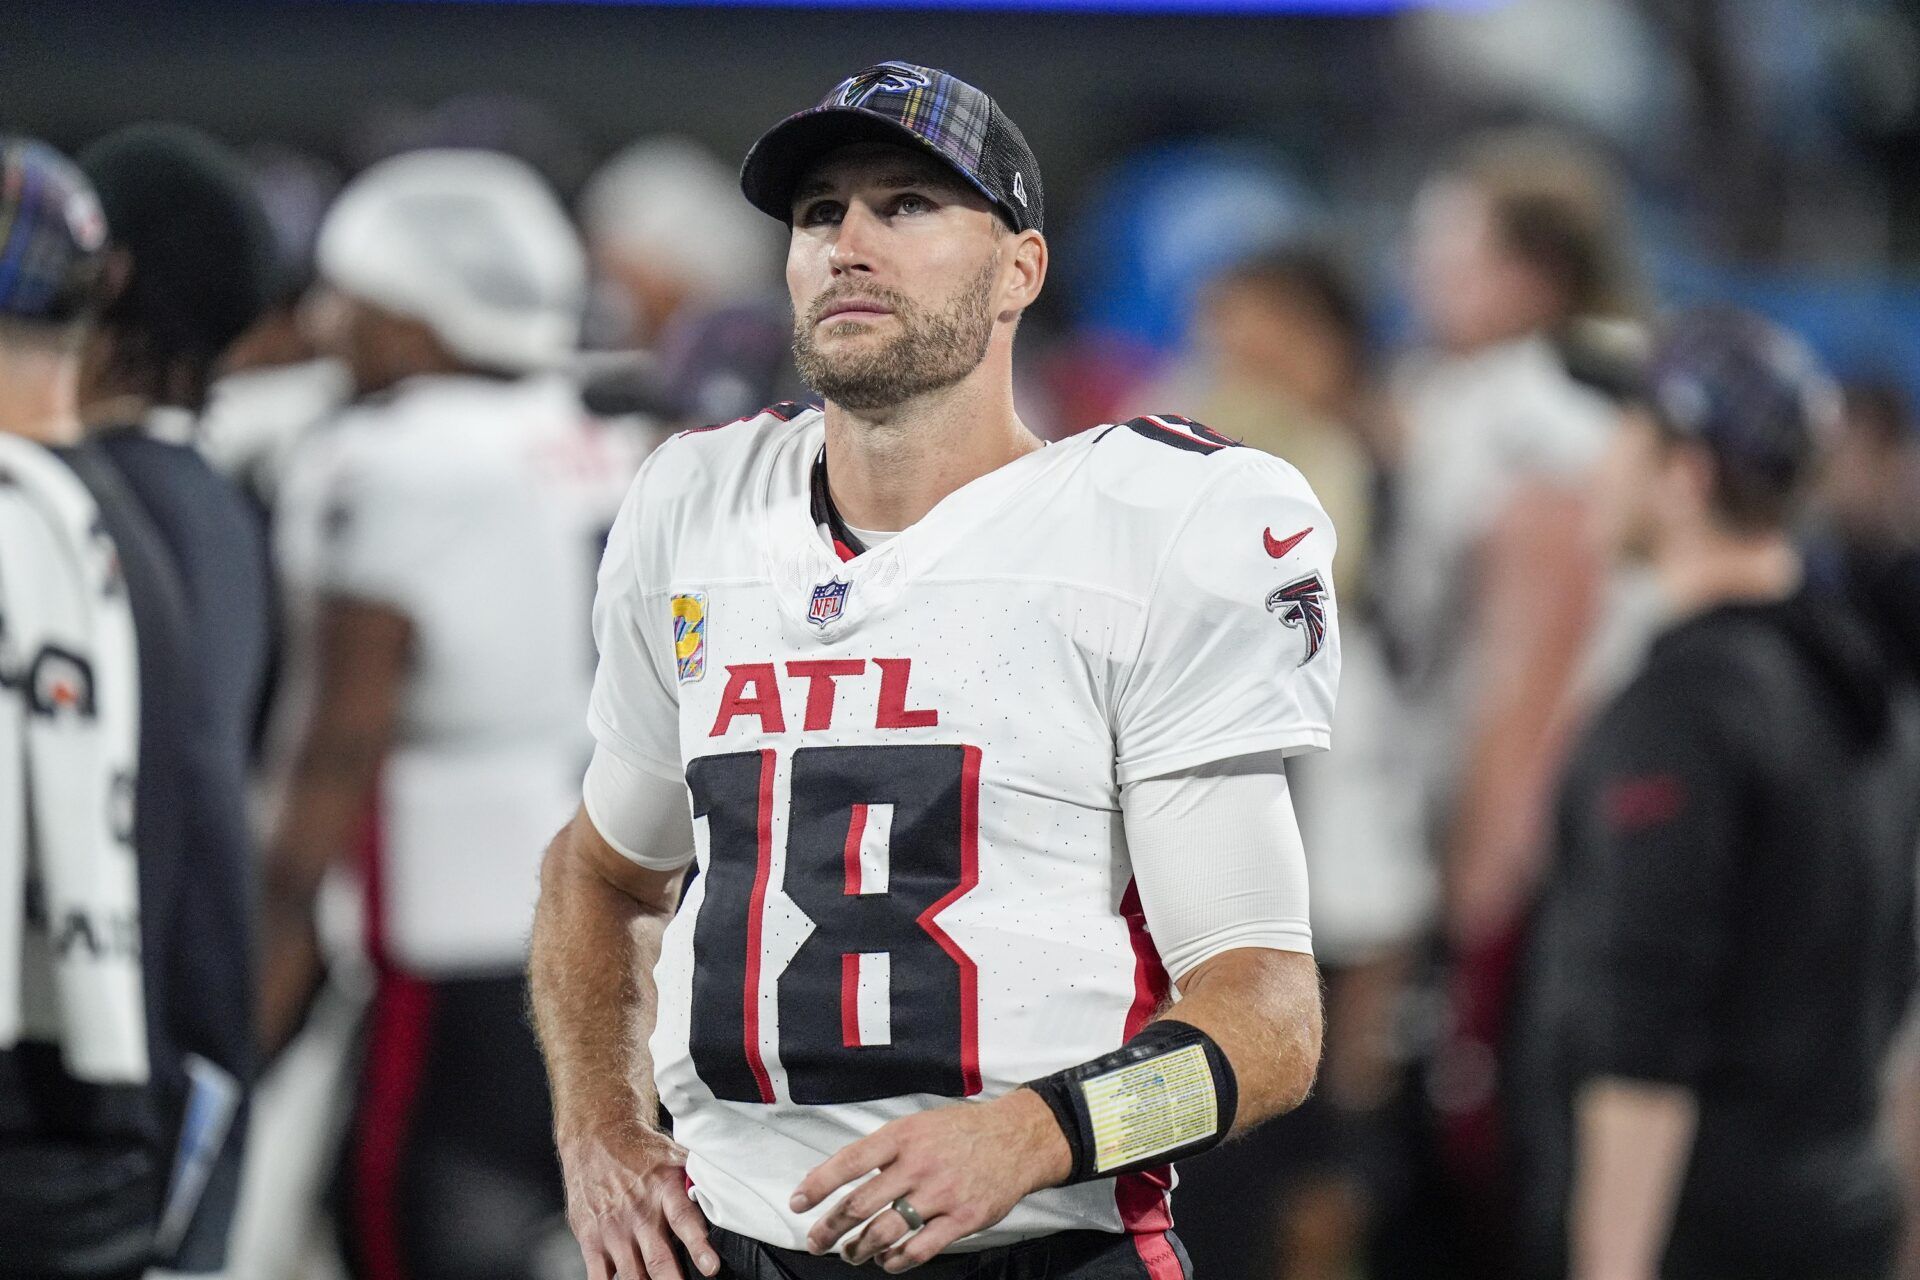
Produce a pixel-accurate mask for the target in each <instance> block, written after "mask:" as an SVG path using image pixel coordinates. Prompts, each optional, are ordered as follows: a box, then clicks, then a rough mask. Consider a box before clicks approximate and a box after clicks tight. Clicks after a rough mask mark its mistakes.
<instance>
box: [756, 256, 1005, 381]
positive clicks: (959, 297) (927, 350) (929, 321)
mask: <svg viewBox="0 0 1920 1280" xmlns="http://www.w3.org/2000/svg"><path fill="white" fill-rule="evenodd" d="M997 266H998V264H997V263H995V262H989V263H988V264H987V265H986V266H985V267H984V268H983V269H982V270H981V272H980V274H979V275H978V276H977V277H975V279H974V280H973V282H972V284H970V285H969V286H967V287H965V288H962V289H961V290H960V291H959V292H958V293H957V294H955V295H954V297H953V299H952V301H950V302H949V303H948V304H947V306H946V308H945V309H944V310H942V311H939V312H937V313H936V312H927V311H924V310H922V309H921V308H920V307H918V306H916V305H915V304H914V302H913V300H912V299H911V298H908V297H907V296H906V295H905V294H901V293H897V292H895V291H894V290H892V289H874V288H866V289H860V288H829V289H827V290H825V291H823V292H822V293H821V294H820V296H819V297H817V298H815V299H814V300H813V305H812V306H810V307H808V308H807V314H806V315H805V316H802V317H799V318H797V319H796V320H795V322H794V326H793V359H794V363H795V364H796V365H797V366H798V367H799V370H800V376H801V377H802V378H804V379H806V383H807V385H808V386H810V387H812V388H813V389H814V390H815V391H817V392H819V393H820V394H821V395H823V396H825V397H826V398H827V399H829V400H831V401H833V402H834V403H835V404H837V405H839V406H841V407H842V408H846V409H852V410H854V411H855V412H860V413H865V412H871V411H873V410H875V409H886V408H889V407H891V406H893V405H896V404H901V403H903V402H905V401H908V400H911V399H913V398H914V397H916V396H923V395H926V394H927V393H928V392H930V391H939V390H940V389H942V388H943V387H950V386H952V385H953V384H954V383H956V382H958V381H960V380H961V379H962V378H964V377H966V376H967V375H968V374H970V373H972V372H973V371H974V370H975V369H977V368H979V367H980V362H981V361H982V360H984V359H986V358H987V345H988V343H989V342H991V341H992V338H993V309H992V305H991V302H992V298H993V278H994V275H995V271H996V268H997ZM847 299H860V300H862V301H873V302H878V303H880V304H881V305H882V306H885V307H887V308H888V309H889V310H891V311H892V312H893V317H894V319H895V320H896V321H897V322H898V323H899V325H900V332H899V334H898V335H896V336H895V337H893V338H892V339H890V340H889V341H886V342H882V343H877V344H876V343H868V344H866V345H865V346H863V347H861V348H860V349H859V350H856V351H847V352H839V353H836V354H833V355H829V354H827V353H826V352H823V351H821V350H820V348H819V347H818V346H817V345H816V344H815V342H814V334H815V333H816V332H817V330H818V324H819V319H820V316H821V313H822V312H824V311H825V310H826V309H827V308H828V307H830V306H832V305H833V304H834V303H837V302H842V301H845V300H847ZM849 323H852V322H849Z"/></svg>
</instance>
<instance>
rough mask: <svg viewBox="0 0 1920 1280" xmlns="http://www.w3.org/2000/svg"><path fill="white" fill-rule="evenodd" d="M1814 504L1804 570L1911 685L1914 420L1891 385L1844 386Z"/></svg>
mask: <svg viewBox="0 0 1920 1280" xmlns="http://www.w3.org/2000/svg"><path fill="white" fill-rule="evenodd" d="M1814 503H1815V507H1816V511H1817V517H1818V520H1819V523H1820V526H1821V528H1820V531H1819V533H1818V535H1816V537H1815V539H1814V541H1813V545H1812V547H1811V548H1810V549H1809V566H1808V568H1809V572H1810V573H1811V574H1813V575H1814V576H1816V577H1818V578H1820V579H1821V580H1823V581H1825V582H1826V583H1828V584H1829V585H1831V586H1834V587H1836V588H1837V589H1839V590H1840V591H1842V592H1844V593H1845V594H1846V596H1847V597H1848V599H1849V600H1850V601H1852V603H1853V605H1854V607H1855V608H1856V609H1857V610H1859V612H1860V614H1861V616H1862V617H1863V618H1865V619H1866V620H1867V621H1868V622H1870V623H1871V624H1872V625H1873V626H1874V628H1875V630H1876V631H1877V632H1878V633H1879V635H1880V638H1881V640H1882V641H1883V643H1885V644H1886V645H1887V647H1888V650H1889V652H1890V654H1891V655H1892V656H1893V657H1894V659H1895V660H1896V662H1897V663H1898V664H1899V665H1900V667H1901V669H1902V670H1904V671H1905V672H1906V674H1907V675H1908V677H1909V678H1913V679H1920V423H1917V422H1916V421H1915V419H1914V416H1913V407H1912V405H1911V403H1910V402H1909V400H1908V398H1907V396H1906V393H1905V392H1904V391H1902V390H1901V388H1900V387H1899V386H1898V385H1897V384H1895V383H1892V382H1886V381H1871V382H1861V383H1857V384H1855V385H1852V386H1849V387H1848V388H1846V410H1845V413H1844V414H1843V415H1842V417H1841V428H1840V433H1839V438H1838V440H1837V442H1836V443H1835V445H1834V449H1833V456H1832V459H1831V460H1830V462H1829V463H1828V466H1827V469H1826V473H1825V475H1824V476H1823V477H1822V478H1821V482H1820V487H1819V489H1818V491H1817V493H1816V494H1815V498H1814Z"/></svg>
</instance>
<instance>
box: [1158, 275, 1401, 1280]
mask: <svg viewBox="0 0 1920 1280" xmlns="http://www.w3.org/2000/svg"><path fill="white" fill-rule="evenodd" d="M1189 332H1190V334H1191V343H1192V347H1193V354H1192V357H1191V358H1190V360H1189V361H1188V368H1186V369H1184V370H1181V371H1179V372H1176V374H1175V375H1174V377H1173V378H1172V380H1171V385H1170V386H1169V387H1168V388H1167V389H1166V390H1165V391H1164V392H1163V393H1162V394H1161V395H1160V396H1159V397H1158V399H1159V400H1160V401H1161V402H1166V403H1179V404H1196V405H1198V406H1199V413H1200V415H1201V418H1202V420H1203V421H1205V422H1207V423H1209V424H1211V425H1213V426H1214V427H1215V429H1216V430H1219V431H1220V432H1221V433H1222V434H1224V435H1226V436H1229V437H1231V438H1234V439H1238V440H1240V441H1242V443H1244V444H1247V445H1250V446H1253V447H1256V448H1260V449H1264V450H1265V451H1267V452H1269V453H1272V454H1274V455H1276V456H1278V457H1281V458H1285V459H1286V460H1287V461H1288V462H1290V463H1292V464H1293V465H1294V466H1296V467H1298V468H1299V469H1300V472H1301V474H1302V475H1304V476H1306V478H1307V480H1308V482H1309V483H1310V484H1312V485H1313V489H1314V492H1315V493H1316V494H1318V495H1320V497H1321V499H1322V502H1323V503H1324V505H1325V506H1326V509H1327V513H1328V514H1329V515H1330V516H1331V517H1332V518H1333V521H1334V523H1335V524H1336V525H1337V526H1338V527H1339V529H1340V531H1341V544H1340V549H1339V551H1338V553H1337V554H1336V555H1335V557H1334V565H1333V575H1334V581H1335V583H1336V590H1337V591H1338V592H1339V594H1340V596H1341V598H1342V600H1343V601H1345V602H1346V603H1345V608H1344V612H1343V615H1342V617H1341V627H1342V645H1343V648H1344V655H1343V656H1344V661H1343V664H1342V667H1341V676H1340V686H1341V688H1340V692H1341V699H1340V706H1339V709H1338V711H1337V712H1336V713H1335V723H1334V733H1335V735H1336V737H1337V738H1338V740H1339V743H1340V748H1339V750H1338V751H1335V752H1331V753H1328V754H1327V755H1325V756H1313V757H1297V758H1295V759H1293V760H1290V761H1288V766H1287V775H1288V784H1289V786H1290V787H1291V788H1292V789H1293V791H1294V794H1295V795H1296V796H1297V797H1298V813H1299V818H1300V824H1301V830H1302V833H1303V838H1304V839H1305V841H1306V845H1307V850H1308V854H1307V862H1308V870H1309V874H1310V876H1311V878H1312V883H1313V889H1314V892H1313V907H1312V921H1313V929H1314V941H1315V947H1316V949H1317V950H1318V953H1319V955H1320V956H1321V960H1322V972H1323V973H1324V974H1325V979H1326V984H1327V1000H1328V1005H1329V1010H1330V1015H1329V1018H1328V1024H1327V1057H1326V1067H1325V1071H1324V1073H1323V1075H1322V1079H1321V1086H1320V1089H1319V1091H1318V1092H1317V1093H1316V1094H1315V1096H1314V1097H1312V1098H1310V1099H1309V1100H1308V1101H1307V1102H1306V1104H1305V1105H1303V1106H1302V1107H1301V1108H1300V1109H1299V1110H1297V1111H1295V1112H1293V1113H1291V1114H1289V1115H1287V1116H1284V1117H1282V1118H1280V1119H1279V1120H1277V1121H1275V1122H1274V1123H1273V1124H1272V1125H1271V1126H1269V1127H1267V1128H1264V1129H1261V1130H1259V1131H1257V1132H1256V1133H1254V1134H1252V1135H1249V1137H1248V1138H1246V1139H1245V1140H1243V1141H1241V1142H1237V1143H1233V1144H1231V1145H1229V1146H1226V1147H1222V1148H1220V1149H1219V1150H1217V1151H1212V1152H1208V1153H1207V1154H1205V1155H1203V1156H1200V1157H1198V1158H1196V1159H1194V1160H1191V1161H1188V1162H1186V1163H1184V1164H1182V1166H1181V1170H1180V1177H1181V1183H1182V1186H1183V1187H1184V1188H1185V1189H1186V1195H1185V1197H1184V1199H1183V1200H1182V1208H1181V1222H1182V1224H1183V1227H1184V1228H1185V1235H1184V1238H1185V1239H1186V1240H1187V1246H1188V1250H1189V1252H1191V1253H1192V1254H1193V1257H1194V1265H1195V1268H1196V1270H1197V1271H1198V1272H1199V1273H1200V1274H1203V1275H1207V1276H1213V1277H1217V1278H1219V1280H1230V1278H1231V1277H1236V1276H1244V1277H1247V1278H1248V1280H1254V1278H1255V1277H1257V1278H1258V1280H1273V1278H1274V1277H1288V1278H1291V1280H1308V1278H1313V1277H1328V1278H1333V1277H1346V1276H1349V1275H1352V1274H1353V1273H1354V1271H1355V1270H1356V1268H1357V1267H1359V1266H1360V1264H1361V1258H1362V1255H1363V1253H1364V1241H1365V1236H1366V1230H1365V1223H1366V1218H1367V1213H1368V1207H1369V1202H1370V1200H1371V1198H1372V1197H1371V1195H1370V1190H1369V1182H1370V1179H1371V1175H1372V1170H1371V1168H1370V1167H1369V1163H1368V1162H1367V1161H1366V1159H1365V1155H1366V1152H1367V1147H1368V1145H1369V1143H1370V1130H1371V1128H1372V1127H1373V1126H1374V1125H1375V1124H1376V1123H1377V1113H1378V1111H1379V1109H1380V1108H1381V1105H1382V1104H1383V1102H1384V1101H1385V1098H1386V1096H1387V1094H1388V1093H1389V1091H1390V1085H1391V1081H1392V1079H1393V1070H1394V1064H1393V1062H1392V1060H1391V1058H1390V1055H1389V1053H1388V1050H1389V1048H1390V1046H1391V1041H1392V1037H1391V1035H1390V1027H1391V1024H1392V1022H1393V1018H1394V1013H1395V1009H1396V1007H1397V997H1398V994H1399V990H1400V986H1401V981H1402V976H1403V975H1404V973H1405V972H1406V970H1407V960H1408V954H1409V952H1410V951H1411V950H1412V949H1413V947H1414V945H1415V944H1416V943H1417V942H1418V940H1419V939H1420V937H1421V936H1422V932H1423V930H1424V929H1425V928H1426V927H1427V926H1428V925H1429V924H1430V923H1431V912H1432V909H1433V906H1434V900H1435V896H1436V891H1435V886H1434V882H1433V875H1432V872H1431V869H1430V866H1429V864H1428V861H1427V858H1426V853H1425V849H1424V847H1423V845H1422V842H1421V833H1420V830H1419V826H1418V821H1417V812H1416V808H1415V806H1414V804H1413V796H1414V793H1413V791H1412V789H1411V788H1409V787H1408V786H1407V785H1406V779H1407V777H1408V776H1409V771H1410V767H1411V764H1412V761H1411V760H1410V759H1407V758H1403V753H1402V752H1401V750H1400V748H1401V746H1402V744H1401V743H1400V742H1399V740H1398V737H1397V735H1398V725H1397V723H1396V721H1395V715H1394V712H1395V704H1394V699H1393V694H1392V688H1391V676H1390V674H1389V672H1388V670H1387V667H1386V662H1385V657H1384V655H1383V653H1382V652H1381V647H1380V643H1379V637H1378V634H1377V628H1376V627H1375V624H1374V621H1373V618H1372V616H1371V610H1370V604H1369V601H1368V580H1367V572H1368V567H1369V561H1370V538H1369V534H1370V532H1371V525H1372V521H1373V517H1374V512H1373V505H1374V497H1375V491H1376V488H1377V486H1378V484H1379V483H1380V481H1381V478H1382V474H1381V471H1382V466H1383V461H1384V457H1385V456H1386V454H1387V453H1388V451H1389V450H1390V449H1391V447H1392V440H1391V429H1392V428H1391V422H1390V420H1389V418H1388V410H1387V406H1386V405H1385V404H1384V403H1383V397H1382V395H1381V389H1380V386H1379V383H1378V380H1377V377H1376V369H1375V359H1374V354H1373V348H1372V341H1371V337H1370V335H1369V333H1368V328H1367V315H1366V308H1365V305H1364V302H1363V300H1362V297H1361V295H1360V292H1359V290H1358V288H1357V286H1356V285H1355V284H1354V282H1353V281H1352V280H1351V279H1350V278H1349V276H1348V274H1347V272H1346V270H1345V269H1344V268H1343V267H1342V265H1341V264H1340V263H1339V261H1338V260H1337V259H1335V258H1334V257H1333V256H1332V255H1331V254H1329V253H1327V252H1325V251H1323V250H1320V249H1315V248H1303V247H1295V248H1284V249H1276V250H1272V251H1269V252H1266V253H1262V254H1260V255H1257V256H1255V257H1252V258H1250V259H1248V260H1246V261H1244V262H1241V263H1238V264H1236V265H1234V266H1232V267H1230V268H1228V269H1227V270H1226V271H1225V272H1223V273H1222V274H1221V275H1220V276H1219V277H1218V278H1216V279H1215V280H1214V281H1212V282H1211V283H1209V284H1208V285H1207V286H1206V287H1205V288H1203V289H1202V290H1201V291H1200V295H1199V305H1198V307H1197V309H1196V313H1195V316H1194V319H1193V322H1192V324H1191V326H1190V328H1189ZM1250 1216H1251V1217H1252V1218H1253V1221H1254V1222H1257V1223H1258V1224H1260V1225H1259V1226H1257V1227H1255V1226H1252V1225H1250V1223H1249V1217H1250Z"/></svg>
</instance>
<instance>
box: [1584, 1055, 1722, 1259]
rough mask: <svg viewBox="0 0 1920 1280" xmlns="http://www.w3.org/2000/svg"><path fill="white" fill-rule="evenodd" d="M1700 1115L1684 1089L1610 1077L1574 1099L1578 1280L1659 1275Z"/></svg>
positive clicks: (1590, 1085)
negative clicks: (1696, 1120) (1697, 1118)
mask: <svg viewBox="0 0 1920 1280" xmlns="http://www.w3.org/2000/svg"><path fill="white" fill-rule="evenodd" d="M1697 1114H1698V1104H1697V1103H1696V1101H1695V1099H1694V1096H1693V1094H1692V1093H1691V1092H1690V1091H1688V1090H1686V1089H1684V1088H1681V1087H1679V1086H1678V1085H1665V1084H1647V1083H1642V1082H1638V1081H1631V1080H1620V1079H1610V1078H1603V1079H1599V1080H1595V1081H1593V1082H1591V1083H1590V1084H1588V1085H1587V1086H1586V1087H1585V1088H1583V1089H1582V1090H1581V1091H1580V1093H1579V1094H1578V1096H1577V1097H1576V1098H1575V1099H1574V1142H1575V1153H1574V1176H1573V1195H1572V1203H1571V1204H1570V1206H1569V1208H1568V1214H1567V1221H1568V1225H1569V1229H1570V1231H1571V1233H1572V1239H1571V1241H1570V1244H1569V1258H1570V1259H1571V1262H1572V1271H1571V1274H1572V1276H1573V1280H1653V1277H1655V1276H1657V1275H1659V1274H1660V1257H1661V1254H1662V1253H1664V1252H1665V1250H1666V1243H1667V1229H1668V1227H1669V1225H1670V1224H1671V1223H1672V1221H1673V1209H1674V1204H1675V1202H1676V1201H1677V1200H1678V1199H1679V1195H1680V1182H1681V1177H1682V1175H1683V1174H1684V1173H1685V1171H1686V1167H1687V1159H1688V1157H1689V1155H1690V1154H1691V1153H1692V1150H1693V1130H1694V1121H1695V1118H1696V1116H1697Z"/></svg>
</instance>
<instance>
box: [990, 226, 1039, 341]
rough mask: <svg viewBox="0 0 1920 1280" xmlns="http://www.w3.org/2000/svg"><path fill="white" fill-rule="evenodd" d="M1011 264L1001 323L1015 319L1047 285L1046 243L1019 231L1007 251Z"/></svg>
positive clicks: (1037, 235)
mask: <svg viewBox="0 0 1920 1280" xmlns="http://www.w3.org/2000/svg"><path fill="white" fill-rule="evenodd" d="M1007 253H1008V258H1009V261H1010V263H1011V265H1012V272H1011V277H1012V278H1011V280H1010V282H1009V284H1008V289H1007V296H1006V309H1005V310H1004V311H1002V312H1001V314H1000V318H1001V319H1002V320H1016V319H1018V318H1019V317H1020V313H1021V312H1023V311H1025V310H1026V309H1027V308H1028V307H1030V306H1032V305H1033V304H1034V301H1035V300H1036V299H1038V298H1039V296H1040V291H1041V289H1043V288H1044V287H1045V286H1046V283H1047V241H1046V238H1045V237H1044V236H1042V235H1041V234H1040V233H1039V232H1038V231H1022V232H1019V233H1017V234H1016V235H1014V236H1013V242H1012V245H1011V247H1010V249H1009V250H1007Z"/></svg>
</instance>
